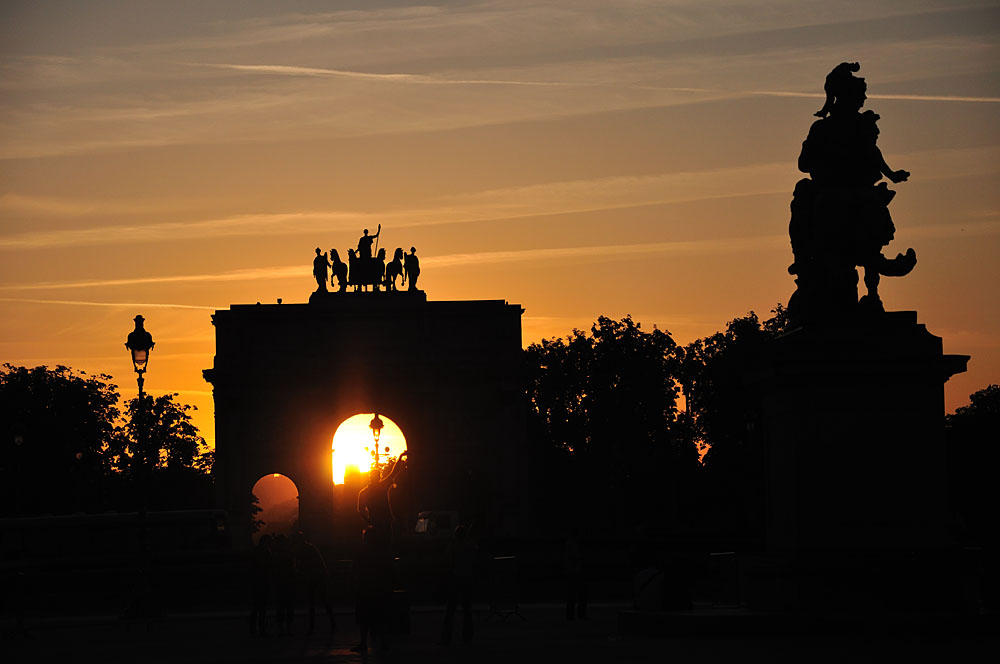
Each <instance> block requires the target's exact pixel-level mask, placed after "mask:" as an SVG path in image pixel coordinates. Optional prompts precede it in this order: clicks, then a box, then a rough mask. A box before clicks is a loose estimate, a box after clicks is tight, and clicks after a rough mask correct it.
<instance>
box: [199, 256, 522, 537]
mask: <svg viewBox="0 0 1000 664" xmlns="http://www.w3.org/2000/svg"><path fill="white" fill-rule="evenodd" d="M319 258H321V255H320V252H319V250H317V261H318V259H319ZM323 258H324V260H325V256H323ZM376 259H377V257H372V258H371V260H372V261H375V260H376ZM352 260H363V258H356V257H354V256H352ZM317 265H318V262H317V263H314V267H315V266H317ZM321 267H322V266H321ZM352 267H353V266H352ZM316 272H317V283H318V285H319V287H318V288H317V291H316V292H315V293H313V294H312V296H311V297H310V299H309V302H308V303H307V304H281V303H278V304H260V303H257V304H249V305H232V306H230V307H229V308H228V309H222V310H219V311H216V312H215V314H214V315H213V316H212V322H213V324H214V326H215V331H216V354H215V363H214V367H213V368H211V369H207V370H206V371H205V372H204V374H205V378H206V380H207V381H208V382H210V383H211V384H212V387H213V394H214V399H215V426H216V459H215V471H214V472H215V478H216V495H217V504H218V507H219V508H221V509H225V510H227V512H228V513H229V517H230V528H231V531H232V534H233V537H234V544H235V545H237V546H246V545H248V544H249V542H250V533H251V525H250V523H251V518H250V515H251V512H250V508H251V489H252V487H253V486H254V483H255V482H256V481H257V480H258V478H260V477H261V476H262V475H267V474H269V473H280V474H283V475H286V476H287V477H289V478H290V479H292V481H294V482H295V484H296V486H297V488H298V492H299V527H300V528H301V529H302V530H303V531H304V532H306V533H307V534H308V535H309V536H310V537H311V538H312V539H313V540H315V541H317V542H321V543H322V542H327V543H330V542H329V540H330V538H331V537H332V535H331V533H333V532H334V531H333V528H332V524H333V523H334V521H335V518H336V515H337V514H350V513H351V512H350V509H349V507H350V506H346V507H348V509H346V510H345V509H344V508H345V506H344V505H340V506H339V507H340V509H335V508H336V507H337V506H335V505H334V503H335V501H334V499H333V495H334V491H333V488H334V487H333V482H332V480H331V441H332V439H333V436H334V433H335V431H336V430H337V427H338V426H339V425H340V424H341V423H342V422H343V421H344V420H346V419H347V418H349V417H351V416H353V415H356V414H359V413H375V412H377V413H380V414H381V415H382V416H385V417H388V418H390V419H391V420H392V421H394V422H395V423H397V424H398V425H399V427H400V428H401V429H402V431H403V433H404V435H405V437H406V442H407V448H408V452H409V454H408V459H407V465H408V469H407V471H406V478H405V485H406V490H407V492H408V495H410V496H411V498H412V500H411V501H410V511H412V510H414V509H442V510H443V509H456V508H457V506H456V505H455V504H454V503H455V502H456V501H458V500H460V499H461V498H460V497H459V496H456V495H455V491H456V488H455V487H457V486H460V485H461V484H462V482H461V478H463V477H464V478H466V479H469V478H474V480H473V481H474V483H475V484H476V485H477V490H479V491H480V492H482V493H483V495H485V496H486V498H485V501H484V503H486V504H488V505H489V507H488V511H489V514H485V515H484V514H481V515H480V518H485V519H486V520H488V521H489V522H490V524H491V527H493V528H494V529H500V530H502V529H506V528H509V527H511V526H512V524H511V523H510V521H511V519H512V518H514V517H513V515H515V514H517V513H518V512H519V511H520V510H519V509H518V508H517V506H516V503H517V502H518V500H519V491H518V486H517V482H518V477H519V476H520V473H519V470H520V469H521V467H522V466H523V463H524V459H523V444H524V428H525V427H524V405H523V403H524V402H523V394H524V391H523V383H522V378H521V367H522V362H521V314H522V313H523V309H522V308H521V307H520V306H519V305H513V304H508V303H507V302H505V301H503V300H474V301H429V300H428V299H427V297H426V295H425V293H424V292H423V291H420V290H417V289H415V288H414V289H411V290H396V289H395V284H394V283H389V282H388V281H386V282H379V281H378V280H372V281H374V283H373V284H371V285H372V286H373V288H371V289H368V288H362V287H361V286H360V285H357V286H354V287H353V289H349V288H346V287H345V288H342V289H341V290H339V291H338V290H337V289H335V288H330V289H327V288H326V283H325V281H326V278H327V277H326V273H325V270H324V271H322V272H323V275H322V280H321V279H320V276H319V274H318V272H319V270H316ZM368 272H369V270H368V266H365V274H367V273H368ZM334 274H336V271H335V273H334ZM415 280H416V277H415V275H411V284H412V283H414V281H415ZM345 285H346V280H345ZM279 302H280V301H279ZM466 483H468V482H466ZM344 500H345V499H342V502H343V501H344ZM346 500H350V498H347V499H346ZM394 509H395V507H394ZM399 516H400V518H401V519H403V520H409V519H410V518H413V517H414V516H415V515H412V514H403V515H399ZM341 518H343V517H341Z"/></svg>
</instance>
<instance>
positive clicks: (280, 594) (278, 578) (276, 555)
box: [271, 534, 295, 636]
mask: <svg viewBox="0 0 1000 664" xmlns="http://www.w3.org/2000/svg"><path fill="white" fill-rule="evenodd" d="M271 565H272V567H271V569H272V570H273V572H272V577H271V578H272V580H273V583H274V602H275V604H276V606H277V621H276V622H277V623H278V634H279V635H282V636H288V635H290V634H291V633H292V620H293V619H294V617H295V558H294V554H293V551H292V546H291V543H290V542H289V541H288V538H287V537H285V536H284V535H280V534H279V535H276V536H275V537H274V541H273V546H272V556H271Z"/></svg>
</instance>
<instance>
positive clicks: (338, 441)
mask: <svg viewBox="0 0 1000 664" xmlns="http://www.w3.org/2000/svg"><path fill="white" fill-rule="evenodd" d="M374 417H375V413H359V414H357V415H352V416H351V417H348V418H347V419H346V420H344V421H343V422H341V423H340V426H338V427H337V431H336V433H334V435H333V443H332V453H331V455H332V463H331V465H332V467H333V483H334V484H345V483H348V481H349V480H350V476H351V475H354V474H358V475H361V476H364V475H366V474H367V473H368V471H369V470H370V468H371V467H372V465H373V464H374V463H375V451H374V450H375V446H376V445H375V438H374V436H373V435H372V429H371V426H370V425H371V421H372V419H373V418H374ZM379 419H380V420H382V431H381V435H380V436H379V442H378V448H379V449H378V453H379V461H380V463H385V461H386V460H387V459H388V460H392V459H396V458H398V457H399V455H400V453H402V452H403V451H404V450H406V448H407V446H406V437H405V436H404V435H403V431H402V429H400V428H399V425H398V424H396V423H395V422H394V421H393V420H392V419H390V418H388V417H386V416H385V415H381V414H380V415H379Z"/></svg>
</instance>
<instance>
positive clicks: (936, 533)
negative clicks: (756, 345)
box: [742, 312, 969, 611]
mask: <svg viewBox="0 0 1000 664" xmlns="http://www.w3.org/2000/svg"><path fill="white" fill-rule="evenodd" d="M968 359H969V358H968V356H964V355H944V354H943V353H942V345H941V339H940V338H939V337H936V336H934V335H932V334H930V333H929V332H928V331H927V330H926V328H925V327H924V326H923V325H920V324H918V323H917V320H916V313H915V312H892V313H887V314H882V315H879V316H873V317H871V318H870V319H867V320H865V319H859V320H857V321H856V322H853V323H851V324H849V325H843V326H839V327H833V326H825V327H820V328H812V329H802V328H800V329H797V330H794V331H792V332H790V333H788V334H786V335H783V336H782V337H780V338H779V339H777V340H776V341H775V343H774V345H773V348H772V349H771V352H770V353H769V354H768V356H767V357H762V358H759V359H758V362H756V363H755V365H754V366H753V367H752V368H750V369H749V370H748V374H747V384H748V388H749V393H750V394H752V395H754V396H753V402H754V403H755V404H756V408H757V411H756V419H755V422H754V427H753V428H754V435H756V436H758V441H759V443H760V444H761V445H762V446H763V449H764V464H765V469H764V477H765V482H766V486H765V495H766V508H765V528H766V531H765V550H764V551H763V552H761V553H759V554H750V555H746V556H744V558H743V561H742V563H743V567H742V569H743V579H744V594H745V597H746V600H747V603H748V605H749V606H750V608H757V609H769V610H801V609H808V610H825V609H829V610H844V609H851V610H858V611H866V610H872V611H886V610H889V611H893V610H899V609H902V610H907V609H916V610H929V609H941V608H944V607H943V606H942V602H944V603H947V602H948V599H947V598H948V597H949V595H950V593H951V592H952V590H954V589H953V588H952V587H951V586H952V584H951V582H950V579H951V578H953V577H954V575H953V574H949V565H950V562H951V560H952V558H953V547H952V544H951V540H950V536H949V511H948V500H947V489H948V487H947V473H946V466H945V462H946V459H945V447H944V383H945V381H947V380H948V378H949V377H950V376H952V375H954V374H956V373H960V372H962V371H965V365H966V362H967V361H968Z"/></svg>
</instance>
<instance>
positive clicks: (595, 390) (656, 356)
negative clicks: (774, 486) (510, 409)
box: [525, 316, 697, 525]
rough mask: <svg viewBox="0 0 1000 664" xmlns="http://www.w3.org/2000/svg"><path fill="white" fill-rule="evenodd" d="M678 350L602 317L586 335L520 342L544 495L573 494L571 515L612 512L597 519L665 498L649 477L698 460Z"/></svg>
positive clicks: (630, 515)
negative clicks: (682, 406) (682, 417)
mask: <svg viewBox="0 0 1000 664" xmlns="http://www.w3.org/2000/svg"><path fill="white" fill-rule="evenodd" d="M678 350H679V348H678V346H677V344H676V343H675V342H674V340H673V338H672V337H671V336H670V334H669V333H668V332H666V331H663V330H658V329H655V328H654V329H653V331H652V332H646V331H643V330H642V329H641V327H640V325H639V324H638V323H636V322H634V321H633V320H632V318H631V317H625V318H623V319H621V320H620V321H616V320H612V319H610V318H606V317H603V316H602V317H600V318H598V320H597V322H596V323H594V325H593V326H592V327H591V329H590V333H589V334H586V333H584V332H582V331H580V330H574V331H573V333H572V334H571V335H570V336H569V337H567V338H566V339H544V340H542V341H541V342H540V343H536V344H532V345H530V346H529V347H528V348H527V349H526V351H525V358H526V371H527V393H528V402H529V403H528V406H529V412H528V424H529V435H530V436H531V437H532V438H533V439H534V441H535V442H536V446H535V447H536V450H539V454H540V463H541V465H542V467H543V468H544V470H543V471H542V472H544V473H546V474H547V475H548V476H549V477H548V478H547V480H546V483H545V487H546V490H548V491H550V492H551V493H552V494H554V495H552V496H550V498H548V499H546V501H547V503H550V504H554V503H553V501H559V500H562V501H563V502H565V500H564V499H565V497H566V496H570V495H572V496H574V502H575V503H576V510H574V511H576V512H577V513H583V512H588V511H589V512H590V513H591V514H599V513H601V510H610V512H609V513H608V514H607V515H605V516H603V517H602V518H605V519H607V520H608V521H610V522H614V521H616V520H619V519H623V520H624V521H625V522H626V524H634V523H636V522H639V521H642V520H643V519H644V518H645V517H646V514H645V513H646V512H647V511H656V510H657V509H658V506H659V505H660V501H662V500H663V499H664V496H663V492H662V491H658V490H657V489H656V487H657V485H659V484H663V483H665V482H668V480H669V478H671V477H675V476H676V475H677V474H679V473H680V474H683V473H685V472H689V471H691V469H692V468H693V467H694V466H696V465H697V451H696V449H695V448H694V446H693V444H692V443H691V440H690V437H688V436H685V435H683V433H682V432H683V427H681V426H679V424H678V413H677V383H676V380H675V377H676V375H677V370H678V368H679V358H678V354H677V353H678ZM557 475H559V477H558V479H557V477H556V476H557ZM567 475H572V479H567V477H566V476H567ZM559 483H561V484H559ZM574 483H575V485H574ZM580 483H583V485H584V486H583V487H581V486H580ZM596 486H604V487H605V490H604V491H594V490H593V487H596ZM605 494H607V495H610V496H613V499H612V501H607V500H604V501H603V502H602V501H601V500H600V498H601V496H603V495H605ZM584 499H590V500H595V501H598V504H596V505H592V506H585V505H583V504H581V502H580V501H581V500H584ZM593 510H597V511H596V512H594V511H593ZM567 511H569V508H568V507H567ZM595 518H597V517H595ZM609 525H612V524H609Z"/></svg>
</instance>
